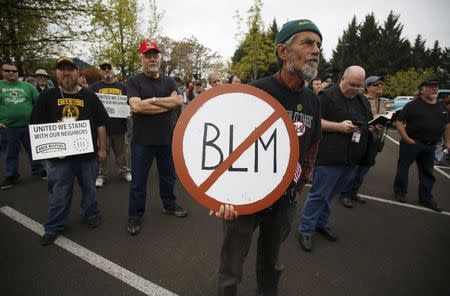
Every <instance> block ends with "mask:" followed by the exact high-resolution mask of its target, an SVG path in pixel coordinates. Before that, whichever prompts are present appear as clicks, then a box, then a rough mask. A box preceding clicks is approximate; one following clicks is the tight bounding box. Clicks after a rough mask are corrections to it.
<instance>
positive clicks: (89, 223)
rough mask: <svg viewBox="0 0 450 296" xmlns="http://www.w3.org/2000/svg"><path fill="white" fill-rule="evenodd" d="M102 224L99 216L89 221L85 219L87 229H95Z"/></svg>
mask: <svg viewBox="0 0 450 296" xmlns="http://www.w3.org/2000/svg"><path fill="white" fill-rule="evenodd" d="M101 222H102V217H101V216H100V215H97V216H95V217H94V218H91V219H86V224H87V226H88V227H89V228H96V227H97V226H99V225H100V223H101Z"/></svg>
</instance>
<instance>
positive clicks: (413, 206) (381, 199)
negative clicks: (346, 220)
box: [305, 184, 450, 216]
mask: <svg viewBox="0 0 450 296" xmlns="http://www.w3.org/2000/svg"><path fill="white" fill-rule="evenodd" d="M305 187H311V184H305ZM358 195H361V196H362V197H364V198H367V199H369V200H374V201H378V202H382V203H387V204H391V205H396V206H401V207H405V208H412V209H416V210H420V211H425V212H430V213H435V214H442V215H447V216H450V213H449V212H444V211H442V212H440V213H438V212H435V211H432V210H430V209H427V208H424V207H421V206H416V205H411V204H407V203H403V202H398V201H394V200H389V199H384V198H379V197H375V196H370V195H365V194H360V193H358Z"/></svg>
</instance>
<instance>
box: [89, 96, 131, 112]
mask: <svg viewBox="0 0 450 296" xmlns="http://www.w3.org/2000/svg"><path fill="white" fill-rule="evenodd" d="M96 95H97V96H98V97H99V98H100V100H101V101H102V103H103V106H105V109H106V112H108V115H109V117H112V118H127V117H129V116H130V106H129V105H128V104H127V96H123V95H111V94H100V93H96Z"/></svg>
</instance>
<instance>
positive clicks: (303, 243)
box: [297, 233, 312, 252]
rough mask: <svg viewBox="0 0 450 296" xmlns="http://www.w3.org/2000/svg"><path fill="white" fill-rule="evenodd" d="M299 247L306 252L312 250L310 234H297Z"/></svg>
mask: <svg viewBox="0 0 450 296" xmlns="http://www.w3.org/2000/svg"><path fill="white" fill-rule="evenodd" d="M297 238H298V242H299V243H300V247H302V249H303V250H304V251H306V252H311V251H312V237H311V236H310V235H303V234H300V233H299V234H298V236H297Z"/></svg>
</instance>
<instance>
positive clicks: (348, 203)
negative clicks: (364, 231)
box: [339, 196, 353, 208]
mask: <svg viewBox="0 0 450 296" xmlns="http://www.w3.org/2000/svg"><path fill="white" fill-rule="evenodd" d="M339 201H340V202H341V204H342V205H343V206H344V207H346V208H353V202H352V199H351V198H350V197H347V196H343V197H342V196H341V197H340V198H339Z"/></svg>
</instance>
